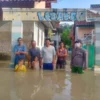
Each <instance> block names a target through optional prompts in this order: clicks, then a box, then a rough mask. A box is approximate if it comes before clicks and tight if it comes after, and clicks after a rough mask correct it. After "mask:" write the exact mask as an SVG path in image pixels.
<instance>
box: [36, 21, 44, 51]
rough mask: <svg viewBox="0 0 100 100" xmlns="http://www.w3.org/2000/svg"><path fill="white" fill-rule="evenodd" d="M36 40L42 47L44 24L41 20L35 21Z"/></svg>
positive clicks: (38, 45)
mask: <svg viewBox="0 0 100 100" xmlns="http://www.w3.org/2000/svg"><path fill="white" fill-rule="evenodd" d="M34 40H35V41H36V43H37V47H39V48H40V49H41V48H42V47H43V46H44V26H43V25H42V24H41V23H40V22H34Z"/></svg>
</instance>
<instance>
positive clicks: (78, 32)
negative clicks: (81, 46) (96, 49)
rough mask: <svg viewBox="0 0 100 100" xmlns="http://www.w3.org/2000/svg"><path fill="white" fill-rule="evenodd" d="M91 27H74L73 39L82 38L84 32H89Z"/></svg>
mask: <svg viewBox="0 0 100 100" xmlns="http://www.w3.org/2000/svg"><path fill="white" fill-rule="evenodd" d="M93 29H94V28H93V27H76V34H75V39H81V38H83V37H84V34H87V33H90V32H91V31H92V30H93Z"/></svg>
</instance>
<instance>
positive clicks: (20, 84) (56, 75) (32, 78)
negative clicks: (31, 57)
mask: <svg viewBox="0 0 100 100" xmlns="http://www.w3.org/2000/svg"><path fill="white" fill-rule="evenodd" d="M0 79H1V80H0V99H1V100H100V96H99V93H100V84H99V83H100V74H94V73H93V72H91V71H87V72H85V74H82V75H79V74H72V73H69V72H66V71H64V70H63V71H61V70H58V71H42V70H41V71H35V70H28V71H27V72H26V73H22V72H17V73H16V72H13V71H12V70H11V69H9V68H0Z"/></svg>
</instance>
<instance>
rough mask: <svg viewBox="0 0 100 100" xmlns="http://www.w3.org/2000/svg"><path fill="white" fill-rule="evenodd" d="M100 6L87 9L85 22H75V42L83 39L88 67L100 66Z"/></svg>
mask: <svg viewBox="0 0 100 100" xmlns="http://www.w3.org/2000/svg"><path fill="white" fill-rule="evenodd" d="M99 10H100V4H97V5H96V4H93V5H91V7H90V9H87V16H86V20H85V21H75V23H74V25H75V28H74V29H75V34H74V35H73V36H74V38H75V40H77V39H81V40H82V41H83V44H84V45H85V49H87V51H88V67H89V68H93V67H94V65H100V37H99V35H100V11H99ZM75 40H74V41H75Z"/></svg>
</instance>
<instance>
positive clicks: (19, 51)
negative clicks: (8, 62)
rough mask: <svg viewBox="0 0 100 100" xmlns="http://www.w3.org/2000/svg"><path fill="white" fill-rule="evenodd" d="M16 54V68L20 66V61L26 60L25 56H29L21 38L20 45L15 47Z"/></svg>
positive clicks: (19, 39)
mask: <svg viewBox="0 0 100 100" xmlns="http://www.w3.org/2000/svg"><path fill="white" fill-rule="evenodd" d="M14 53H15V60H14V66H16V64H18V61H19V59H24V61H25V55H26V54H27V49H26V46H25V45H24V44H23V39H22V38H21V37H19V38H18V44H17V45H15V47H14Z"/></svg>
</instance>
